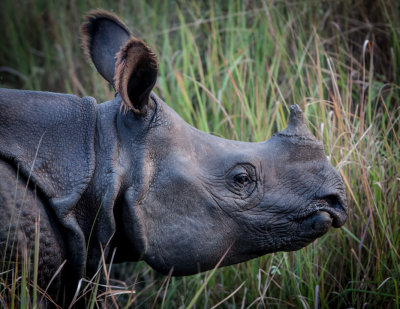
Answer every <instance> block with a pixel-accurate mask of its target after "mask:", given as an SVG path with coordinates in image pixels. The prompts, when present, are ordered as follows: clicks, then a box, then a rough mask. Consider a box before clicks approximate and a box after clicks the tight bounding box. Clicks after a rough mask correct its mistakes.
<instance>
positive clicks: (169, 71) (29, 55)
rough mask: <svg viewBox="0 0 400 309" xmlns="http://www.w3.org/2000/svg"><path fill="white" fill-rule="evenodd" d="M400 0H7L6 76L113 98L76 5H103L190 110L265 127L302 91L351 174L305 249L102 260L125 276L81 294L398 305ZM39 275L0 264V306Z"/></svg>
mask: <svg viewBox="0 0 400 309" xmlns="http://www.w3.org/2000/svg"><path fill="white" fill-rule="evenodd" d="M399 3H400V2H399V1H394V0H376V1H370V0H354V1H347V0H342V1H317V0H315V1H314V0H309V1H302V0H298V1H289V0H276V1H273V0H264V1H236V0H226V1H212V0H210V1H204V2H202V1H194V0H192V1H163V0H157V1H144V0H137V1H123V0H116V1H105V0H104V1H102V0H88V1H77V0H71V1H47V0H36V1H21V0H3V1H1V3H0V31H1V33H0V34H1V36H0V40H1V41H0V84H1V86H3V87H10V88H23V89H35V90H45V91H55V92H68V93H74V94H77V95H80V96H84V95H91V96H94V97H95V98H96V99H97V100H98V101H99V102H102V101H105V100H108V99H110V98H112V97H113V95H114V93H113V91H112V89H111V88H110V87H109V86H108V85H107V84H106V83H105V82H104V81H103V80H102V79H101V77H100V76H99V74H97V73H96V71H95V70H94V69H93V68H92V67H90V65H89V64H88V63H87V62H85V59H84V57H83V54H82V52H81V50H80V46H79V34H78V28H79V24H80V23H81V21H82V16H83V15H84V13H85V12H86V11H88V10H89V9H92V8H98V7H101V8H104V9H107V10H111V11H113V12H115V13H116V14H117V15H119V16H120V17H121V18H122V19H123V20H124V21H126V22H127V24H128V25H129V27H130V28H131V29H134V32H135V34H136V35H137V36H139V37H142V38H144V39H145V40H146V41H147V42H148V44H149V45H150V46H152V47H153V48H154V50H155V51H156V53H157V55H158V59H159V62H160V73H159V78H158V84H157V88H156V90H155V91H156V92H157V93H158V95H159V96H161V97H162V98H164V100H165V101H166V102H167V103H168V104H169V105H170V106H172V107H173V108H174V109H175V110H176V111H177V112H178V113H179V114H180V115H181V116H182V117H183V118H184V119H185V120H186V121H187V122H189V123H190V124H192V125H194V126H195V127H197V128H199V129H201V130H203V131H206V132H210V133H212V134H216V135H219V136H224V137H226V138H230V139H240V140H249V141H261V140H265V139H267V138H268V137H270V136H271V135H272V134H273V133H274V132H276V130H280V129H283V128H284V127H285V126H286V121H287V118H288V117H287V115H288V106H289V105H291V104H294V103H297V104H299V105H300V106H301V107H302V109H303V110H304V111H305V114H306V116H307V119H308V125H309V127H310V128H311V129H312V131H313V133H314V134H315V135H316V136H318V137H319V138H320V139H322V140H323V141H324V144H325V147H326V153H327V155H328V158H329V160H330V161H331V163H332V164H333V165H334V166H336V167H337V169H338V170H339V172H340V174H341V175H342V177H343V179H344V182H345V184H346V191H347V197H348V202H349V207H350V214H349V219H348V222H347V223H346V225H345V226H344V227H343V228H341V229H340V230H331V231H330V232H329V233H328V234H327V235H325V236H324V237H322V238H321V239H319V240H317V241H315V242H314V243H313V244H311V245H309V246H308V247H306V248H304V249H302V250H300V251H297V252H291V253H275V254H271V255H268V256H265V257H262V258H259V259H255V260H252V261H249V262H246V263H241V264H239V265H235V266H230V267H226V268H223V269H218V270H215V271H210V272H207V273H204V274H199V275H195V276H190V277H186V278H170V277H164V276H160V275H158V274H156V273H155V272H154V271H153V270H151V269H150V268H149V267H148V266H147V265H146V264H144V263H142V262H141V263H137V264H136V265H133V264H125V265H122V266H118V267H116V265H113V270H111V275H109V271H108V270H109V267H107V268H106V267H105V268H104V269H103V271H105V273H106V276H107V277H109V278H117V279H118V280H111V279H110V282H109V283H110V285H112V286H109V287H108V288H107V289H106V291H105V292H104V293H103V292H99V290H98V289H97V285H96V282H97V279H96V278H95V279H94V280H93V282H84V285H83V286H82V291H84V292H85V293H86V299H87V305H88V306H93V307H95V306H101V305H102V304H105V302H108V305H109V306H110V305H111V304H113V305H114V306H120V307H122V308H123V307H127V306H129V305H130V304H132V303H133V304H134V305H135V306H143V307H149V308H150V307H152V306H154V307H164V308H177V307H188V308H189V307H193V308H194V307H196V308H208V307H212V306H220V307H221V308H235V307H243V308H266V307H303V308H312V307H314V308H319V307H321V308H332V307H357V308H361V307H364V306H371V307H375V306H378V305H379V306H383V307H388V308H399V306H400V300H399V297H400V291H399V290H400V251H399V248H400V236H399V235H400V211H399V199H400V193H399V192H400V190H399V187H400V178H399V177H400V166H399V162H400V150H399V149H400V143H399V135H400V134H399V132H400V131H399V125H400V109H399V98H400V89H399V82H400V42H399V38H400V36H399V34H400V8H399V5H400V4H399ZM32 286H33V287H35V285H34V282H33V283H30V282H29V281H27V280H26V279H24V278H15V280H14V282H13V285H12V286H9V285H8V284H7V283H6V282H5V281H4V280H3V279H2V277H1V276H0V307H1V306H4V307H6V308H8V307H14V306H16V307H18V306H19V305H21V307H22V306H35V305H36V302H37V301H38V300H40V297H37V295H36V294H37V293H38V294H39V296H40V291H39V292H38V291H35V289H32V288H31V287H32ZM84 289H85V290H84ZM10 295H11V296H10Z"/></svg>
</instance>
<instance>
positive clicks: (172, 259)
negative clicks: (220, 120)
mask: <svg viewBox="0 0 400 309" xmlns="http://www.w3.org/2000/svg"><path fill="white" fill-rule="evenodd" d="M103 21H104V23H103V24H101V26H102V27H99V29H100V30H98V32H97V33H95V34H93V38H92V39H93V41H94V42H95V44H94V43H93V44H92V45H93V46H94V45H96V49H95V52H96V57H92V58H93V60H94V64H95V66H96V68H97V69H98V70H99V72H102V75H103V76H104V77H105V78H106V79H107V80H108V81H110V82H112V81H113V75H114V71H113V70H111V71H110V70H103V71H102V67H104V64H105V63H107V65H108V68H110V67H112V66H110V64H109V62H110V61H113V62H115V58H114V56H111V57H110V55H109V54H110V53H108V54H107V53H106V52H103V51H102V49H107V46H108V45H110V44H111V45H112V46H113V48H114V49H115V46H116V45H118V48H117V49H119V47H121V45H122V44H123V43H124V42H125V41H126V40H127V39H128V37H126V38H125V36H126V31H125V30H124V29H122V28H120V31H121V32H120V33H119V32H118V31H119V30H115V29H118V25H117V24H116V23H113V21H112V20H110V19H107V20H106V19H104V20H103ZM98 22H99V23H100V22H101V20H100V19H99V21H98ZM108 27H114V28H115V29H113V32H112V33H113V35H112V37H114V38H116V40H117V41H116V42H110V40H112V39H113V38H112V37H110V36H108V34H107V29H109V28H108ZM104 29H105V30H104ZM123 31H125V33H123ZM104 33H105V34H104ZM118 33H119V34H118ZM102 44H103V45H102ZM107 44H108V45H107ZM93 53H94V52H93ZM113 53H114V51H113ZM102 55H103V56H102ZM96 59H97V60H96ZM153 73H154V72H151V74H149V75H150V76H151V75H152V74H153ZM144 74H146V72H145V73H144ZM153 75H154V74H153ZM135 78H136V80H132V83H136V88H137V89H139V90H141V89H142V90H143V92H144V91H145V90H146V89H147V88H148V85H147V84H146V83H144V82H142V80H141V79H140V78H141V77H140V76H139V79H138V77H137V76H136V77H135ZM143 80H146V78H143ZM146 82H147V81H146ZM154 82H155V80H154V81H153V80H151V81H149V82H148V83H149V84H151V83H152V84H154ZM143 83H144V84H145V85H142V84H143ZM132 95H137V93H136V94H132ZM121 104H123V102H122V99H121V96H120V95H119V94H117V95H116V96H115V98H114V99H113V100H111V101H108V102H105V103H102V104H100V105H96V102H95V101H94V99H92V98H83V99H81V98H78V97H76V96H73V95H65V94H55V93H47V92H33V91H18V90H9V89H1V90H0V212H1V216H0V255H3V257H2V259H5V257H6V255H7V257H9V256H8V255H13V257H14V258H15V256H16V254H17V252H23V251H24V250H25V249H26V248H28V249H31V251H32V249H33V247H34V237H35V236H34V234H35V218H40V223H39V225H40V233H39V235H40V242H39V248H40V256H39V285H41V286H42V287H43V288H45V287H46V286H47V284H48V283H49V281H50V278H51V277H52V276H53V275H54V274H55V272H56V271H57V269H58V268H59V267H60V266H61V264H62V263H63V262H64V261H65V260H66V264H65V265H63V267H62V269H63V270H64V272H61V273H60V274H59V275H58V276H57V277H56V279H55V280H54V281H53V284H52V286H54V288H53V290H54V291H53V292H52V293H53V295H54V294H55V293H56V292H55V291H58V290H59V288H60V286H61V285H62V282H63V280H66V278H67V279H68V280H71V279H72V280H75V282H76V281H77V280H79V278H81V277H82V276H83V275H84V272H85V273H86V274H91V273H93V272H94V270H95V269H96V268H97V266H98V265H99V261H100V258H101V249H100V247H102V248H103V250H104V254H105V256H106V258H107V260H108V261H109V260H110V258H111V256H112V254H113V253H115V257H114V262H122V261H135V260H138V259H144V260H145V261H146V262H147V263H148V264H150V265H151V266H152V267H153V268H155V269H156V270H158V271H159V272H161V273H164V274H167V273H168V272H169V271H170V270H171V269H173V274H174V275H190V274H194V273H197V272H200V271H205V270H208V269H211V268H213V267H214V266H215V265H216V264H217V263H218V262H219V261H220V259H221V257H222V256H223V255H224V254H225V253H226V256H225V257H224V259H223V260H222V263H221V265H230V264H235V263H239V262H242V261H246V260H249V259H252V258H255V257H258V256H261V255H264V254H266V253H270V252H276V251H292V250H297V249H300V248H302V247H304V246H306V245H307V244H309V243H311V242H312V241H313V240H315V239H316V238H317V237H320V236H322V235H323V234H325V233H326V232H327V231H328V229H329V228H330V227H331V226H334V227H340V226H342V225H343V224H344V222H345V220H346V216H347V205H346V199H345V192H344V187H343V182H342V179H341V177H340V176H339V175H338V173H337V172H336V171H335V169H334V168H333V167H332V166H331V165H330V164H329V163H328V161H327V159H326V156H325V153H324V150H323V145H322V143H321V142H319V141H318V140H317V139H316V138H315V137H313V136H312V135H311V133H310V132H309V131H308V129H307V127H306V125H305V123H304V119H303V115H302V113H301V111H300V109H299V108H298V107H297V106H292V107H291V112H290V123H289V126H288V128H287V129H286V130H284V131H282V132H280V133H277V134H275V135H274V136H273V137H272V138H270V139H269V140H267V141H265V142H261V143H246V142H237V141H231V140H226V139H223V138H219V137H216V136H212V135H209V134H206V133H203V132H201V131H199V130H197V129H195V128H193V127H191V126H190V125H188V124H187V123H186V122H184V121H183V120H182V119H181V118H180V117H179V116H178V115H177V114H176V113H175V112H174V111H173V110H172V109H171V108H170V107H168V105H166V104H165V103H164V102H163V101H162V100H161V99H159V98H158V97H157V96H156V95H155V94H154V93H151V94H150V98H149V97H147V100H146V101H145V102H144V103H143V105H142V106H140V107H141V108H145V109H146V113H145V114H144V115H142V114H136V113H135V112H134V111H132V110H128V111H127V112H126V113H124V112H123V111H121ZM28 181H29V184H28V186H27V187H26V183H27V182H28ZM10 235H11V236H10ZM10 239H12V240H13V241H11V240H10ZM12 242H14V243H16V244H17V245H16V246H15V248H17V249H16V250H14V251H13V250H11V249H10V243H12ZM6 246H7V249H6ZM87 249H88V250H87ZM18 250H19V251H18ZM28 256H30V257H32V256H33V254H32V252H31V253H29V254H28ZM86 258H87V259H86ZM85 260H86V262H85ZM85 263H86V264H85ZM51 291H52V290H51V289H50V292H51Z"/></svg>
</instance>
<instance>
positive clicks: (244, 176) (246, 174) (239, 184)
mask: <svg viewBox="0 0 400 309" xmlns="http://www.w3.org/2000/svg"><path fill="white" fill-rule="evenodd" d="M226 184H227V189H228V190H229V191H231V192H232V193H235V194H237V195H239V196H240V197H241V198H242V199H243V198H247V197H248V196H249V195H250V194H251V193H252V192H253V190H254V188H255V186H256V171H255V168H254V166H253V165H251V164H245V163H243V164H238V165H236V166H234V167H233V168H231V169H230V170H229V172H228V174H227V179H226Z"/></svg>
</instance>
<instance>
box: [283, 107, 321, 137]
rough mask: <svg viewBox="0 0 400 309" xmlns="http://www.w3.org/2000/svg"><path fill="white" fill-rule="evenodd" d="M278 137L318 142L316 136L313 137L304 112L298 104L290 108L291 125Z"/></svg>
mask: <svg viewBox="0 0 400 309" xmlns="http://www.w3.org/2000/svg"><path fill="white" fill-rule="evenodd" d="M278 135H280V136H284V137H293V138H300V139H308V140H316V138H315V137H314V135H312V133H311V132H310V130H309V129H308V127H307V125H306V122H305V119H304V115H303V112H302V111H301V109H300V107H299V106H298V105H297V104H295V105H292V106H290V116H289V125H288V127H287V128H286V129H285V130H283V131H281V132H279V133H278Z"/></svg>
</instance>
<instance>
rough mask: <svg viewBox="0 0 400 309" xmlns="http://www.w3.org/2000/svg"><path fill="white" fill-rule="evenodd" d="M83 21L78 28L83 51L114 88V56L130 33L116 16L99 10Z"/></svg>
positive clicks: (89, 14) (92, 12) (90, 13)
mask: <svg viewBox="0 0 400 309" xmlns="http://www.w3.org/2000/svg"><path fill="white" fill-rule="evenodd" d="M85 20H86V21H85V22H84V23H83V24H82V25H81V28H80V35H81V44H82V48H83V51H84V53H85V55H86V56H87V57H88V59H89V60H90V61H92V62H93V63H94V65H95V67H96V69H97V71H98V72H99V73H100V74H101V75H102V76H103V77H104V78H105V79H106V80H107V81H108V82H109V83H110V84H111V85H113V86H114V88H115V85H114V84H113V81H114V75H115V72H114V69H115V61H116V58H115V56H116V54H117V53H118V51H119V50H120V48H121V47H122V46H123V45H124V44H125V43H126V41H128V40H129V38H130V36H131V33H130V31H129V29H128V28H127V27H126V25H125V24H124V23H123V22H122V21H121V20H120V19H119V18H118V17H117V16H115V15H114V14H111V13H109V12H107V11H104V10H101V9H97V10H93V11H90V12H89V13H88V14H87V15H86V16H85Z"/></svg>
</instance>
